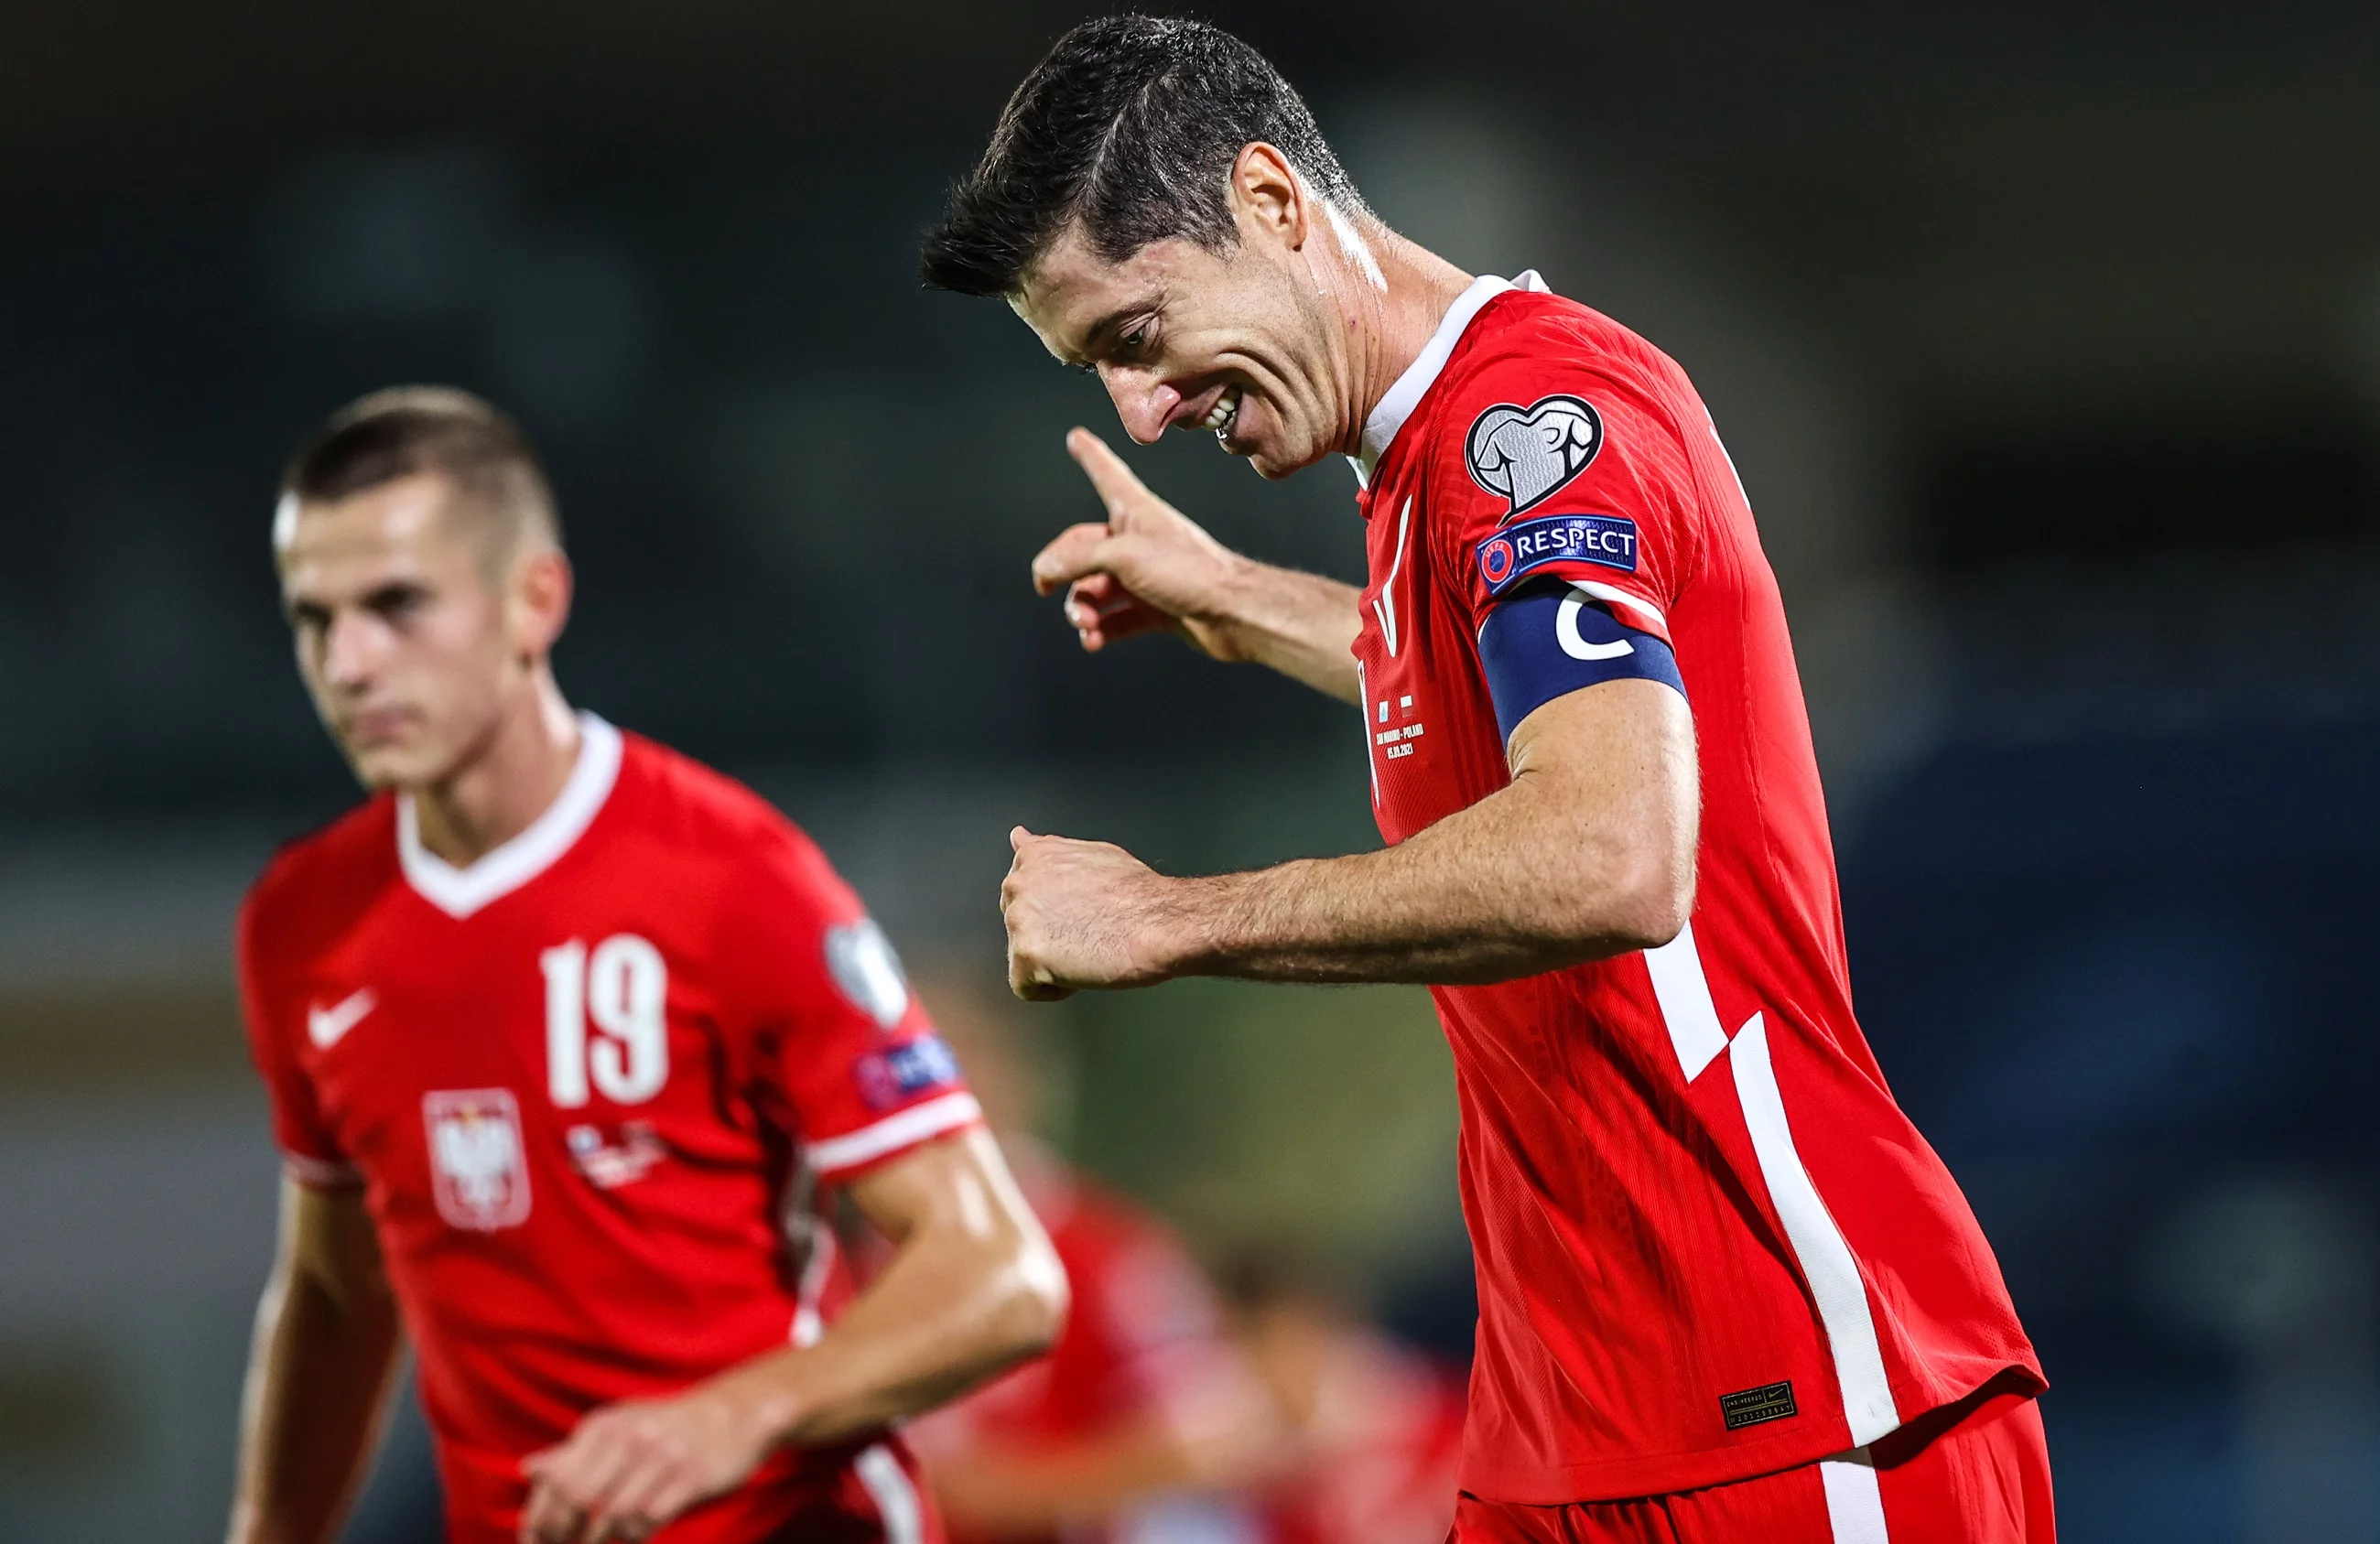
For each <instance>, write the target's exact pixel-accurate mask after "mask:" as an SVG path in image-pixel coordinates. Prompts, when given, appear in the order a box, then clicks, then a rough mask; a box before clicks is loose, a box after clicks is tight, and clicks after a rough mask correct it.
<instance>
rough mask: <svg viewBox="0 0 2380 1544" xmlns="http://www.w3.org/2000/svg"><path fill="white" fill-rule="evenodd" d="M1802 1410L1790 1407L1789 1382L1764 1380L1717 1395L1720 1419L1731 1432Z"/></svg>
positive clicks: (1790, 1385)
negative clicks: (1756, 1384)
mask: <svg viewBox="0 0 2380 1544" xmlns="http://www.w3.org/2000/svg"><path fill="white" fill-rule="evenodd" d="M1801 1413H1802V1412H1801V1411H1799V1410H1797V1409H1795V1408H1794V1407H1793V1385H1792V1384H1791V1383H1764V1384H1762V1385H1761V1386H1760V1387H1759V1388H1756V1389H1739V1390H1737V1391H1736V1392H1733V1393H1731V1394H1721V1395H1719V1396H1718V1416H1719V1419H1721V1420H1723V1421H1725V1422H1727V1429H1729V1430H1730V1431H1740V1430H1742V1429H1743V1428H1745V1427H1747V1426H1758V1425H1759V1424H1760V1423H1761V1422H1763V1421H1781V1420H1783V1419H1785V1418H1786V1417H1787V1416H1798V1415H1800V1414H1801Z"/></svg>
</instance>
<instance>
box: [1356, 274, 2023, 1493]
mask: <svg viewBox="0 0 2380 1544" xmlns="http://www.w3.org/2000/svg"><path fill="white" fill-rule="evenodd" d="M1523 284H1524V286H1525V287H1523V288H1520V289H1516V288H1515V287H1514V286H1511V285H1508V284H1506V283H1505V282H1504V281H1502V280H1500V279H1481V280H1480V281H1478V282H1477V283H1476V284H1475V285H1473V286H1471V288H1470V289H1469V290H1468V291H1467V292H1466V293H1465V294H1464V295H1463V298H1462V299H1461V300H1459V301H1458V302H1457V303H1456V304H1455V306H1454V307H1453V308H1452V310H1451V311H1450V312H1449V314H1448V315H1447V317H1446V319H1445V321H1444V322H1443V323H1442V324H1441V325H1440V327H1439V332H1438V334H1437V335H1436V336H1435V337H1434V338H1433V339H1432V340H1431V341H1430V344H1429V346H1427V348H1426V349H1424V351H1423V352H1422V354H1421V356H1420V358H1419V359H1416V360H1415V363H1414V365H1413V367H1412V368H1411V369H1410V370H1409V371H1407V372H1406V373H1405V375H1404V377H1403V379H1401V380H1400V381H1399V382H1398V383H1397V384H1396V386H1395V388H1394V389H1392V390H1391V391H1390V393H1389V394H1388V395H1387V396H1386V397H1385V398H1383V399H1382V402H1381V404H1380V406H1379V407H1378V409H1377V410H1376V411H1375V412H1374V414H1373V415H1372V418H1371V419H1370V421H1369V422H1368V423H1367V424H1366V430H1365V435H1364V442H1365V456H1364V458H1363V460H1361V461H1359V462H1358V464H1357V465H1358V473H1359V476H1360V477H1361V479H1362V480H1363V481H1364V483H1365V487H1364V489H1363V492H1362V493H1361V495H1360V502H1361V505H1362V507H1363V511H1364V514H1365V517H1366V520H1367V521H1368V529H1367V533H1366V545H1367V551H1368V554H1369V569H1370V579H1369V582H1368V584H1367V585H1366V589H1365V591H1364V594H1363V630H1362V633H1361V635H1360V637H1359V638H1357V640H1356V643H1355V655H1356V659H1357V661H1358V663H1359V667H1360V670H1361V673H1362V674H1361V679H1362V682H1363V690H1364V702H1365V710H1366V711H1365V715H1364V716H1365V721H1366V730H1367V732H1368V733H1369V735H1370V737H1371V742H1372V743H1371V750H1370V754H1371V766H1372V779H1373V797H1374V805H1375V814H1376V816H1377V818H1378V823H1379V827H1380V832H1381V834H1382V835H1383V836H1384V837H1385V838H1386V839H1387V840H1389V841H1390V842H1396V841H1401V840H1403V838H1405V837H1407V836H1410V835H1412V834H1413V833H1415V832H1417V831H1420V830H1421V829H1423V828H1424V827H1426V826H1427V825H1429V824H1431V823H1432V822H1433V821H1438V820H1439V819H1441V818H1442V817H1444V816H1446V815H1448V814H1451V813H1452V812H1453V811H1455V810H1457V809H1460V808H1464V807H1465V806H1468V805H1471V804H1474V803H1476V802H1477V801H1478V800H1480V799H1482V798H1485V797H1487V796H1488V795H1490V794H1492V793H1494V792H1496V791H1497V790H1498V789H1500V788H1502V787H1504V786H1505V785H1506V784H1507V783H1508V782H1509V780H1510V772H1509V769H1508V765H1507V762H1506V748H1505V742H1506V737H1507V735H1508V733H1509V730H1510V728H1511V723H1509V722H1503V723H1500V709H1501V710H1502V716H1503V717H1504V718H1506V719H1517V717H1518V716H1522V715H1521V714H1520V713H1518V712H1516V711H1513V709H1514V704H1513V703H1512V702H1509V701H1508V702H1501V703H1500V701H1499V697H1498V692H1499V689H1500V688H1499V671H1500V669H1501V668H1506V667H1507V666H1509V667H1510V668H1513V669H1521V670H1524V671H1525V669H1527V668H1533V667H1532V666H1530V664H1529V657H1530V655H1531V651H1532V650H1538V651H1542V654H1543V656H1544V657H1545V658H1547V659H1550V660H1551V661H1552V662H1553V664H1554V665H1555V666H1562V665H1565V664H1575V663H1576V662H1584V661H1591V660H1599V659H1604V658H1607V657H1609V656H1612V655H1614V654H1618V655H1626V654H1628V653H1629V652H1630V651H1631V650H1632V648H1633V647H1635V646H1634V645H1633V644H1632V643H1631V641H1630V640H1631V638H1634V639H1635V640H1637V642H1638V643H1641V644H1642V646H1643V647H1642V648H1641V650H1638V656H1637V657H1638V658H1644V657H1646V656H1650V655H1654V654H1658V655H1660V656H1662V658H1663V659H1664V660H1665V661H1666V660H1668V659H1670V657H1671V656H1672V655H1673V657H1674V668H1673V669H1670V666H1668V665H1666V664H1665V665H1664V667H1663V668H1664V669H1668V670H1670V674H1669V675H1666V676H1658V678H1665V679H1669V680H1670V682H1671V683H1672V684H1673V685H1674V684H1678V683H1679V682H1680V681H1682V690H1683V692H1684V695H1685V698H1686V700H1687V703H1688V706H1689V708H1690V709H1691V711H1692V713H1693V716H1694V736H1695V753H1696V757H1697V760H1698V762H1699V765H1700V772H1701V792H1702V826H1701V844H1700V848H1699V852H1698V855H1697V861H1696V888H1695V894H1694V913H1693V918H1692V920H1691V922H1690V923H1689V925H1688V927H1687V929H1686V930H1685V931H1684V932H1682V933H1681V934H1680V935H1679V936H1678V938H1677V939H1676V940H1675V941H1674V942H1670V943H1668V944H1665V945H1663V946H1662V947H1660V948H1658V949H1653V950H1647V951H1645V952H1642V953H1636V954H1623V955H1620V956H1618V957H1615V958H1611V959H1606V960H1599V961H1596V962H1593V963H1590V964H1586V965H1581V966H1576V967H1571V968H1568V969H1564V970H1557V971H1552V972H1548V973H1547V974H1544V975H1540V976H1535V977H1531V978H1528V979H1523V980H1516V981H1508V982H1503V983H1500V984H1498V985H1494V986H1461V987H1439V988H1436V989H1433V995H1434V996H1435V997H1436V999H1437V1001H1438V1007H1439V1017H1440V1019H1441V1020H1442V1021H1443V1023H1444V1025H1445V1027H1446V1032H1447V1037H1448V1039H1450V1041H1451V1043H1452V1047H1453V1052H1454V1064H1455V1070H1456V1079H1457V1088H1458V1098H1459V1100H1460V1104H1461V1108H1462V1116H1463V1136H1462V1145H1461V1166H1462V1181H1463V1207H1464V1212H1465V1216H1466V1217H1467V1219H1468V1221H1469V1223H1470V1228H1471V1235H1472V1240H1473V1246H1474V1249H1475V1255H1476V1259H1477V1267H1476V1269H1477V1274H1478V1285H1479V1305H1480V1317H1479V1328H1478V1346H1477V1355H1476V1358H1475V1363H1474V1371H1473V1380H1472V1408H1471V1415H1470V1432H1469V1438H1468V1447H1467V1453H1466V1458H1465V1464H1464V1473H1463V1487H1464V1489H1466V1490H1469V1491H1471V1492H1472V1493H1474V1494H1475V1495H1478V1496H1480V1497H1482V1498H1484V1499H1487V1500H1491V1501H1515V1502H1524V1503H1531V1504H1555V1503H1561V1502H1569V1501H1592V1500H1602V1499H1609V1498H1618V1497H1626V1496H1642V1495H1649V1494H1657V1493H1662V1492H1668V1491H1674V1490H1682V1489H1692V1488H1694V1487H1698V1486H1705V1485H1709V1484H1713V1483H1715V1482H1718V1481H1724V1480H1732V1479H1738V1478H1742V1477H1746V1476H1750V1475H1755V1474H1760V1473H1763V1472H1766V1471H1770V1470H1775V1469H1780V1468H1784V1467H1787V1466H1790V1465H1798V1464H1804V1463H1808V1462H1811V1461H1813V1460H1815V1459H1818V1458H1820V1457H1823V1456H1825V1455H1828V1454H1830V1453H1840V1452H1841V1451H1843V1450H1845V1449H1848V1448H1852V1447H1855V1446H1860V1445H1864V1444H1865V1443H1868V1442H1871V1441H1875V1440H1876V1438H1878V1437H1880V1436H1883V1435H1884V1434H1885V1433H1886V1432H1888V1431H1891V1430H1893V1429H1895V1428H1897V1427H1898V1426H1900V1424H1901V1423H1902V1422H1904V1421H1906V1420H1909V1419H1910V1418H1912V1417H1913V1416H1917V1415H1919V1414H1921V1413H1923V1412H1925V1411H1927V1410H1931V1409H1933V1408H1935V1407H1937V1406H1938V1405H1942V1404H1948V1403H1949V1402H1951V1401H1953V1400H1956V1399H1958V1398H1959V1397H1960V1396H1961V1395H1963V1394H1965V1393H1967V1392H1970V1391H1971V1390H1973V1389H1975V1388H1977V1387H1978V1386H1980V1385H1981V1384H1983V1383H1984V1382H1985V1380H1989V1379H1990V1378H1992V1377H1993V1376H1994V1375H1995V1374H1997V1373H1998V1372H2000V1371H2001V1370H2002V1369H2005V1368H2017V1369H2021V1371H2020V1372H2019V1373H2018V1374H2016V1376H2018V1377H2020V1378H2022V1380H2024V1381H2025V1382H2026V1384H2027V1386H2029V1387H2032V1388H2034V1390H2036V1391H2037V1390H2038V1389H2039V1388H2040V1387H2042V1386H2044V1385H2043V1383H2042V1380H2041V1377H2040V1371H2039V1368H2038V1366H2037V1365H2036V1363H2035V1360H2034V1353H2033V1348H2032V1346H2031V1345H2030V1344H2029V1343H2028V1342H2027V1341H2026V1339H2025V1335H2024V1332H2023V1331H2022V1328H2021V1327H2020V1326H2019V1325H2018V1323H2017V1319H2016V1314H2015V1311H2014V1309H2013V1308H2012V1307H2010V1303H2009V1298H2008V1294H2007V1289H2006V1288H2005V1286H2004V1285H2003V1284H2002V1283H2001V1280H2000V1274H1999V1270H1998V1265H1997V1264H1996V1263H1995V1262H1994V1260H1993V1258H1992V1253H1991V1249H1990V1246H1988V1245H1987V1244H1986V1243H1985V1240H1984V1236H1983V1234H1982V1232H1981V1230H1980V1229H1979V1228H1978V1227H1977V1226H1976V1224H1975V1221H1974V1217H1973V1213H1972V1212H1971V1211H1970V1210H1969V1209H1968V1207H1967V1203H1966V1200H1965V1198H1963V1197H1962V1196H1961V1194H1960V1192H1959V1189H1958V1186H1957V1185H1956V1184H1955V1183H1953V1181H1952V1180H1951V1178H1950V1175H1949V1172H1948V1171H1947V1170H1946V1169H1945V1168H1944V1167H1943V1165H1942V1163H1941V1161H1940V1160H1939V1159H1938V1158H1937V1157H1936V1156H1935V1154H1934V1151H1933V1149H1930V1148H1929V1147H1927V1146H1926V1144H1925V1139H1924V1138H1923V1137H1920V1136H1919V1135H1918V1134H1917V1131H1916V1130H1915V1128H1914V1127H1913V1126H1912V1125H1910V1123H1909V1120H1908V1118H1907V1117H1906V1116H1904V1115H1903V1114H1902V1113H1901V1112H1900V1108H1899V1106H1898V1105H1896V1104H1895V1103H1894V1102H1893V1098H1892V1094H1891V1092H1890V1090H1889V1089H1888V1088H1887V1087H1886V1085H1885V1080H1884V1075H1883V1073H1882V1072H1881V1071H1880V1070H1878V1068H1877V1066H1876V1058H1875V1057H1874V1055H1872V1054H1871V1053H1870V1052H1869V1050H1868V1047H1867V1043H1866V1041H1865V1040H1864V1039H1863V1038H1862V1036H1861V1034H1860V1029H1859V1025H1858V1022H1857V1021H1856V1019H1854V1018H1853V1016H1852V1001H1851V986H1850V979H1849V975H1848V972H1847V969H1846V967H1845V963H1844V949H1843V931H1842V920H1841V909H1840V903H1839V900H1838V896H1837V891H1836V881H1835V869H1834V855H1833V849H1832V846H1831V844H1830V840H1829V837H1828V830H1827V815H1826V805H1825V801H1824V798H1823V796H1822V795H1821V793H1820V789H1819V784H1818V770H1817V763H1816V760H1815V756H1814V755H1813V753H1812V750H1811V745H1810V733H1809V725H1808V721H1807V718H1806V716H1805V714H1804V711H1803V702H1802V692H1801V683H1800V679H1799V677H1798V676H1797V675H1796V674H1795V670H1794V664H1793V652H1792V646H1791V641H1790V640H1789V639H1788V638H1787V636H1786V626H1785V612H1784V606H1783V604H1782V602H1781V601H1780V600H1779V594H1778V590H1777V582H1776V578H1775V577H1774V575H1773V574H1772V573H1771V572H1770V570H1769V567H1768V563H1767V558H1766V557H1765V556H1764V555H1763V553H1761V550H1760V542H1759V538H1758V536H1757V534H1756V532H1755V529H1754V525H1753V518H1752V510H1751V508H1750V506H1749V505H1748V504H1747V503H1746V501H1745V499H1744V495H1743V489H1742V487H1741V485H1740V484H1739V483H1738V481H1737V480H1736V477H1735V473H1734V469H1733V468H1732V467H1731V465H1730V462H1729V460H1728V457H1727V453H1726V451H1725V450H1724V449H1723V448H1722V447H1721V446H1720V444H1719V441H1718V434H1717V432H1716V431H1715V430H1714V429H1713V427H1712V424H1711V420H1710V417H1709V414H1708V412H1707V411H1706V409H1705V407H1703V404H1702V402H1701V400H1700V398H1699V397H1697V396H1696V395H1695V393H1694V387H1693V386H1692V384H1691V383H1688V381H1687V379H1686V377H1685V374H1684V372H1683V371H1681V370H1680V369H1679V368H1678V366H1677V365H1676V364H1675V363H1674V362H1673V361H1671V360H1670V359H1668V358H1667V357H1666V356H1664V355H1662V354H1661V353H1660V352H1659V351H1658V350H1657V349H1655V348H1654V347H1652V346H1650V345H1649V344H1647V343H1645V341H1644V340H1643V339H1641V338H1639V337H1637V336H1636V335H1635V334H1633V333H1630V332H1629V331H1628V330H1627V329H1625V328H1623V327H1621V326H1620V325H1619V324H1617V323H1616V322H1612V321H1610V320H1609V318H1606V317H1603V316H1600V315H1598V314H1597V313H1596V312H1594V311H1592V310H1588V309H1587V308H1586V307H1585V306H1582V305H1579V304H1577V303H1575V302H1573V301H1570V300H1566V299H1561V298H1556V297H1554V296H1551V295H1548V294H1545V293H1543V286H1541V285H1538V284H1537V283H1536V280H1535V276H1534V275H1527V276H1524V281H1523ZM1548 586H1551V587H1553V588H1552V589H1551V590H1550V591H1549V590H1548ZM1524 596H1527V597H1531V599H1530V600H1529V602H1528V603H1529V605H1531V606H1534V607H1536V610H1535V611H1534V612H1531V613H1529V614H1528V615H1529V617H1530V618H1531V620H1528V621H1527V624H1526V626H1527V627H1529V628H1534V629H1535V630H1536V633H1537V634H1542V635H1543V636H1542V637H1539V636H1534V635H1532V636H1527V637H1517V636H1514V634H1513V631H1512V625H1508V624H1506V623H1504V622H1501V621H1500V619H1499V617H1498V607H1499V606H1500V605H1504V604H1509V603H1512V602H1517V601H1518V600H1520V599H1521V598H1522V597H1524ZM1517 614H1519V613H1507V614H1506V616H1507V617H1509V616H1512V615H1517ZM1514 659H1517V660H1519V662H1520V663H1518V664H1517V665H1512V664H1511V663H1510V662H1511V661H1512V660H1514ZM1500 662H1501V663H1500ZM1645 673H1646V674H1654V673H1651V672H1649V671H1648V672H1645ZM1544 699H1545V697H1544V695H1543V694H1542V693H1539V694H1535V695H1533V696H1531V697H1524V698H1522V699H1520V702H1519V704H1518V705H1519V706H1520V707H1521V708H1525V707H1526V706H1527V705H1529V703H1530V702H1531V701H1532V700H1544Z"/></svg>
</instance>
